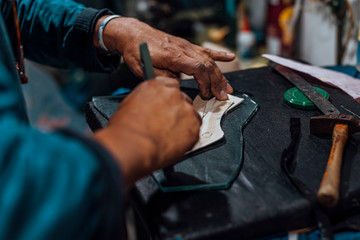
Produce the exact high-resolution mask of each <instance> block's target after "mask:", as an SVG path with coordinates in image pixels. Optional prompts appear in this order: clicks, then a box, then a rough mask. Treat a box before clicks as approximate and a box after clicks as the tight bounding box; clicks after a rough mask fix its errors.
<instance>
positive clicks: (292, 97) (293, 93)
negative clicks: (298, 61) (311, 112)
mask: <svg viewBox="0 0 360 240" xmlns="http://www.w3.org/2000/svg"><path fill="white" fill-rule="evenodd" d="M314 88H315V89H316V91H318V92H319V93H320V94H321V95H323V96H324V97H325V98H326V99H329V96H330V95H329V94H328V93H327V92H326V91H325V90H323V89H321V88H318V87H314ZM284 100H285V102H286V103H287V104H289V105H290V106H292V107H294V108H299V109H316V106H315V105H314V104H313V103H312V102H311V101H310V100H309V98H308V97H306V96H305V95H304V94H303V93H302V92H301V91H300V90H299V89H298V88H297V87H293V88H290V89H289V90H287V91H286V92H285V93H284Z"/></svg>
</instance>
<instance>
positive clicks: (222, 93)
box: [220, 90, 228, 100]
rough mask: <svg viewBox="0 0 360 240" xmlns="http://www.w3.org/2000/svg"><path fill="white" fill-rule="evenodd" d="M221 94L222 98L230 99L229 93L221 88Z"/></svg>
mask: <svg viewBox="0 0 360 240" xmlns="http://www.w3.org/2000/svg"><path fill="white" fill-rule="evenodd" d="M220 96H221V98H222V99H223V100H226V99H228V95H227V93H226V92H225V91H224V90H221V91H220Z"/></svg>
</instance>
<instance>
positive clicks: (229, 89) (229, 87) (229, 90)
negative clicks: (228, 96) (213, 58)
mask: <svg viewBox="0 0 360 240" xmlns="http://www.w3.org/2000/svg"><path fill="white" fill-rule="evenodd" d="M233 91H234V89H233V88H232V86H231V85H230V84H229V83H227V84H226V92H227V93H232V92H233Z"/></svg>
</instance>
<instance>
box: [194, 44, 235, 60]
mask: <svg viewBox="0 0 360 240" xmlns="http://www.w3.org/2000/svg"><path fill="white" fill-rule="evenodd" d="M197 47H199V48H200V51H201V52H203V53H205V54H206V55H208V56H209V57H211V58H212V59H214V60H215V61H225V62H228V61H232V60H234V59H235V54H233V53H232V52H220V51H216V50H212V49H210V48H203V47H200V46H197Z"/></svg>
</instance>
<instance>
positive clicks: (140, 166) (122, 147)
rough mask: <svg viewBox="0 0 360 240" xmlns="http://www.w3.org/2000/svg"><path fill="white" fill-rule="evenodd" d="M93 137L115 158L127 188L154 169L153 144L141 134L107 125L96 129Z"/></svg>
mask: <svg viewBox="0 0 360 240" xmlns="http://www.w3.org/2000/svg"><path fill="white" fill-rule="evenodd" d="M115 132H116V133H115ZM94 138H95V139H96V140H97V141H98V142H100V143H101V144H102V145H103V146H104V147H105V148H106V149H107V150H108V151H109V152H110V153H111V154H112V155H113V156H114V158H115V159H116V162H117V164H118V165H119V168H120V170H121V171H122V173H123V175H124V179H125V184H126V186H127V188H129V187H131V186H132V185H133V184H134V183H135V182H136V181H137V180H138V179H140V178H142V177H144V176H146V175H148V174H150V173H151V172H152V171H154V169H153V164H152V163H153V162H154V161H153V159H155V157H156V156H155V146H154V144H153V143H152V142H151V141H149V140H148V139H147V138H146V137H143V136H142V135H141V134H137V133H136V132H133V131H129V130H125V129H123V130H122V131H121V132H120V131H118V130H116V129H115V131H114V129H111V128H109V127H107V128H104V129H102V130H99V131H97V132H96V133H95V134H94Z"/></svg>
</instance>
